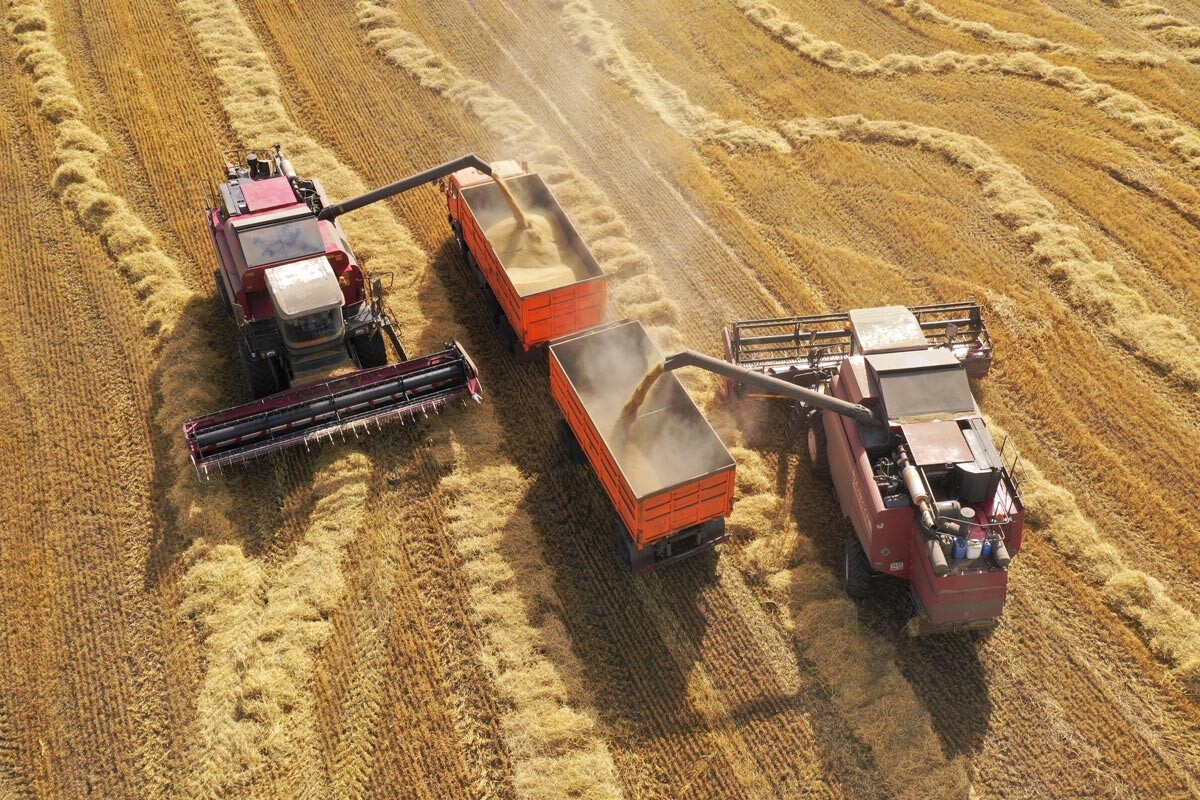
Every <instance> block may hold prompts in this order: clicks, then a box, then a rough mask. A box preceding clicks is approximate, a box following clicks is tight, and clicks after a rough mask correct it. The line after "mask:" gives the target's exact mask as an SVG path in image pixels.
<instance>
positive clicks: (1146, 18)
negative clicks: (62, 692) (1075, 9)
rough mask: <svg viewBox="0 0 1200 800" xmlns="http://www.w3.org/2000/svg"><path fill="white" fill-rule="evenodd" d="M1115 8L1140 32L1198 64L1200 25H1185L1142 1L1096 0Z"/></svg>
mask: <svg viewBox="0 0 1200 800" xmlns="http://www.w3.org/2000/svg"><path fill="white" fill-rule="evenodd" d="M1100 2H1102V3H1103V4H1104V5H1106V6H1109V7H1111V8H1116V9H1118V10H1119V11H1121V12H1122V14H1124V15H1125V16H1126V17H1128V18H1129V19H1131V20H1133V22H1134V23H1135V24H1136V25H1137V26H1138V27H1139V28H1141V29H1142V30H1144V31H1147V32H1149V34H1150V35H1151V36H1153V37H1154V38H1155V39H1158V40H1159V41H1160V42H1162V43H1163V44H1165V45H1167V46H1168V47H1170V48H1172V49H1173V50H1176V51H1177V52H1178V53H1179V55H1181V56H1182V57H1183V58H1185V59H1187V60H1188V61H1190V62H1192V63H1193V64H1198V63H1200V25H1196V24H1195V23H1192V22H1188V21H1187V20H1184V19H1181V18H1180V17H1177V16H1175V15H1174V14H1173V13H1171V10H1170V9H1168V8H1165V7H1164V6H1160V5H1157V4H1156V3H1147V2H1143V0H1100Z"/></svg>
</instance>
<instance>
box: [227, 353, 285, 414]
mask: <svg viewBox="0 0 1200 800" xmlns="http://www.w3.org/2000/svg"><path fill="white" fill-rule="evenodd" d="M238 357H239V358H240V360H241V362H242V374H243V375H245V376H246V388H248V389H249V390H250V395H251V396H252V397H253V398H254V399H255V400H257V399H259V398H260V397H266V396H267V395H269V394H275V393H276V392H278V391H281V390H282V389H284V388H286V387H285V386H281V385H280V381H279V375H278V373H277V372H276V370H275V364H274V363H272V362H273V359H265V358H251V357H250V348H249V346H248V345H247V344H246V340H245V339H239V340H238Z"/></svg>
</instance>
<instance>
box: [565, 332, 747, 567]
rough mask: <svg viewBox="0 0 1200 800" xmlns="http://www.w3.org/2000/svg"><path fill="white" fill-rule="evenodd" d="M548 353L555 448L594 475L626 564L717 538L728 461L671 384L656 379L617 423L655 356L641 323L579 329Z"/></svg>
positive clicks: (679, 554)
mask: <svg viewBox="0 0 1200 800" xmlns="http://www.w3.org/2000/svg"><path fill="white" fill-rule="evenodd" d="M549 352H550V358H549V361H550V393H551V395H552V396H553V397H554V401H555V403H557V404H558V407H559V409H560V410H561V411H562V413H563V416H564V417H565V422H563V423H562V428H561V435H562V437H563V443H564V446H566V448H567V450H568V452H569V453H571V455H572V457H573V458H575V459H576V460H577V461H581V462H582V461H584V460H586V462H587V463H589V464H591V466H592V468H593V469H594V470H595V472H596V474H597V476H598V477H599V478H600V483H601V485H602V486H603V487H604V491H605V492H606V493H607V494H608V497H609V499H610V500H611V501H612V503H613V506H614V508H615V509H616V512H617V523H616V535H617V538H618V549H619V550H620V551H621V552H622V553H623V554H625V556H626V557H627V559H628V561H629V564H630V566H631V567H632V569H633V570H634V571H635V572H646V571H648V570H652V569H656V568H658V567H661V566H664V565H666V564H669V563H671V562H673V561H678V560H679V559H681V558H684V557H686V556H689V555H692V554H695V553H698V552H701V551H704V550H707V549H709V548H711V547H713V546H714V545H716V544H717V543H718V542H721V541H723V540H724V539H725V518H726V517H727V516H729V513H730V511H732V509H733V475H734V461H733V458H732V457H731V456H730V455H729V451H728V450H726V449H725V445H724V444H722V443H721V440H720V438H718V437H717V434H716V432H714V431H713V429H712V426H711V425H709V424H708V421H707V420H706V419H705V418H704V415H703V414H701V413H700V410H699V409H698V408H696V404H695V403H693V402H692V399H691V398H690V397H689V396H688V394H687V392H686V391H684V388H683V386H682V385H680V383H679V381H678V380H677V379H676V378H675V377H674V376H673V375H671V374H670V373H667V374H665V375H662V376H660V377H659V378H658V380H657V381H655V383H654V385H653V387H652V388H651V390H650V392H649V394H648V395H647V396H646V399H645V402H643V404H642V406H641V408H640V411H639V413H638V415H637V417H636V419H635V420H634V421H633V423H632V424H631V425H629V426H625V425H623V424H621V423H620V422H619V421H618V417H619V416H620V414H621V410H622V408H623V407H624V405H625V403H626V402H627V401H628V400H629V398H630V397H631V395H632V394H633V392H634V389H635V388H636V387H637V386H638V384H639V383H640V382H641V380H642V378H643V377H644V376H645V375H646V373H647V371H648V370H649V369H650V368H651V367H652V366H653V365H655V364H661V363H662V361H663V355H662V353H661V352H660V351H659V350H658V348H657V347H655V346H654V343H653V342H651V341H650V337H649V336H647V335H646V331H645V329H644V328H643V327H642V325H641V323H639V322H636V321H625V322H618V323H612V324H610V325H607V326H604V327H600V328H596V329H594V330H590V331H586V332H584V333H582V334H579V335H577V336H573V337H569V338H567V339H562V340H558V341H555V342H553V343H551V344H550V347H549Z"/></svg>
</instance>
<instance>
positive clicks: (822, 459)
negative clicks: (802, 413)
mask: <svg viewBox="0 0 1200 800" xmlns="http://www.w3.org/2000/svg"><path fill="white" fill-rule="evenodd" d="M828 444H829V443H828V440H827V437H826V434H825V420H823V419H822V418H821V412H820V410H819V409H815V408H814V409H813V411H812V413H811V414H809V415H808V463H809V466H811V467H812V473H813V475H814V476H815V477H816V478H817V479H818V480H820V481H824V482H825V483H829V482H830V480H831V478H830V473H829V447H828Z"/></svg>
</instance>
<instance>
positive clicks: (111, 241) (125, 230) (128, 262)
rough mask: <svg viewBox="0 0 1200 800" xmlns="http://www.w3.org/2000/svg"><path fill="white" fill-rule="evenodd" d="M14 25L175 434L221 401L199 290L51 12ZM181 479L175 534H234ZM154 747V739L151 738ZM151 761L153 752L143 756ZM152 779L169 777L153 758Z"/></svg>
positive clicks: (219, 510)
mask: <svg viewBox="0 0 1200 800" xmlns="http://www.w3.org/2000/svg"><path fill="white" fill-rule="evenodd" d="M7 22H8V30H9V33H10V35H11V36H12V37H13V39H14V41H15V42H16V44H17V46H18V52H17V60H18V63H20V64H21V65H22V66H23V67H24V68H25V70H26V71H28V72H29V73H31V75H32V77H33V99H34V103H35V105H36V106H37V108H38V111H39V112H40V114H41V116H42V117H43V118H44V119H45V120H46V121H47V122H48V123H49V124H50V125H51V126H52V130H53V131H54V151H53V154H52V155H53V159H54V161H55V163H56V165H57V168H56V169H55V172H54V173H53V175H52V177H51V185H52V188H53V190H54V191H55V193H56V194H57V195H58V197H59V200H60V202H61V203H62V205H63V206H64V208H65V209H67V210H68V211H69V212H70V213H71V214H72V215H73V216H74V217H75V218H76V219H77V220H78V221H79V224H80V225H81V226H82V228H83V229H84V230H86V231H87V232H89V233H90V234H92V235H95V236H96V237H97V238H98V239H99V241H100V243H101V244H102V246H103V247H104V249H105V251H106V252H107V253H108V255H109V257H110V258H111V259H112V260H113V263H114V265H115V266H116V268H117V269H118V270H119V272H120V273H121V275H122V276H123V277H124V278H125V279H126V280H127V281H128V282H129V284H130V285H131V286H132V288H133V289H134V290H135V291H136V293H137V295H138V297H139V298H140V301H141V310H142V327H143V330H144V332H145V335H146V336H147V337H148V338H149V340H150V342H151V345H152V347H153V349H154V350H155V354H156V362H157V366H156V375H155V377H154V381H153V384H152V385H153V387H154V389H155V391H156V393H157V398H156V400H155V402H154V406H153V411H152V417H153V424H154V426H155V428H156V430H157V431H158V434H159V435H160V436H161V437H162V438H163V439H165V440H173V439H174V437H175V436H176V435H177V432H178V430H179V425H180V423H181V422H182V421H183V419H184V418H186V417H187V416H188V415H189V414H190V413H191V412H192V411H193V410H194V409H195V408H196V407H210V406H214V404H215V400H216V398H215V397H214V395H213V394H212V393H211V392H210V391H208V390H207V389H206V388H205V387H207V386H209V385H210V381H209V377H210V375H211V373H212V372H213V371H214V362H215V361H216V357H215V354H213V353H212V351H211V350H210V349H209V346H208V344H207V342H206V340H205V337H204V335H203V331H202V330H200V329H199V328H198V327H196V326H195V325H189V324H183V325H181V324H179V323H180V321H181V319H183V317H184V315H185V313H186V308H187V306H188V305H189V303H190V302H191V301H193V300H194V297H193V295H192V293H191V291H190V290H189V289H188V287H187V285H186V283H185V281H184V280H183V278H182V275H181V270H180V268H179V265H178V264H177V263H176V262H174V261H173V260H172V259H171V258H170V257H169V256H168V255H166V254H165V253H164V252H163V251H162V250H161V248H160V246H159V244H158V241H157V238H156V237H155V235H154V234H153V233H152V232H151V231H150V229H149V228H148V227H147V226H146V225H145V223H144V222H143V221H142V220H141V219H140V218H139V217H138V216H137V215H136V214H135V213H134V212H133V211H131V210H130V209H129V207H128V204H127V203H126V201H125V200H124V199H123V198H122V197H120V196H119V195H117V194H116V193H114V192H113V191H112V190H111V188H110V187H109V186H108V184H107V183H106V182H105V181H104V180H103V178H101V177H100V175H99V169H100V166H101V162H102V161H103V160H104V158H105V156H106V154H107V152H108V145H107V143H106V142H105V141H104V139H103V138H102V137H100V136H99V135H98V134H96V133H95V131H94V130H93V129H92V128H91V127H90V126H89V125H88V123H87V121H86V112H85V110H84V108H83V105H82V104H81V102H80V100H79V96H78V94H77V91H76V89H75V87H74V86H73V85H72V83H71V81H70V77H69V74H68V71H67V65H66V59H65V58H64V56H63V55H62V53H61V52H60V51H59V50H58V49H57V46H56V44H55V42H54V35H53V31H52V30H51V23H50V16H49V14H48V13H47V11H46V8H45V6H44V4H43V3H41V2H36V1H34V2H17V3H14V4H13V5H12V6H11V8H10V10H9V13H8V15H7ZM160 469H164V470H167V471H168V474H170V475H172V476H173V479H168V481H167V497H166V500H167V502H168V503H169V505H170V507H171V509H172V511H173V514H174V517H175V519H174V530H173V531H170V530H169V528H170V525H168V534H167V535H168V536H170V537H176V538H180V539H183V540H185V541H191V540H203V539H212V540H214V541H228V540H231V539H233V538H234V537H235V530H236V528H235V526H234V525H233V523H232V521H231V518H232V511H233V505H232V498H231V497H230V494H229V493H228V492H227V491H223V490H221V489H220V488H202V489H198V488H197V487H196V484H195V481H194V478H193V476H192V472H191V469H190V468H189V465H188V464H187V462H186V459H184V458H182V455H180V457H179V458H174V459H171V460H170V462H168V464H166V465H164V466H162V467H160ZM147 747H149V740H147ZM143 758H149V755H148V752H147V754H143ZM147 769H148V770H149V771H150V773H151V774H150V775H149V777H150V779H151V781H152V782H154V781H156V780H167V778H166V777H165V776H162V775H159V774H158V772H159V771H160V770H159V769H158V768H157V767H155V766H154V765H153V764H150V765H148V767H147Z"/></svg>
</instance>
